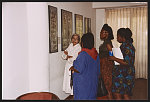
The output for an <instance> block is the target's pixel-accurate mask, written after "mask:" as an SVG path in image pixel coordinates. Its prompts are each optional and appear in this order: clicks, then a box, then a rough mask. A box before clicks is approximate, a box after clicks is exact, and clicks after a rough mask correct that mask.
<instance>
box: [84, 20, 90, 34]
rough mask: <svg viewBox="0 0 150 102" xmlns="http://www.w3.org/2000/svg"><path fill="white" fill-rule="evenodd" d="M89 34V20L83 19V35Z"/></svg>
mask: <svg viewBox="0 0 150 102" xmlns="http://www.w3.org/2000/svg"><path fill="white" fill-rule="evenodd" d="M88 32H91V18H87V17H84V33H88Z"/></svg>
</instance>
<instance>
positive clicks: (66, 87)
mask: <svg viewBox="0 0 150 102" xmlns="http://www.w3.org/2000/svg"><path fill="white" fill-rule="evenodd" d="M71 42H72V43H71V44H70V45H69V47H68V48H67V49H66V50H65V51H64V52H63V55H62V58H63V59H65V60H67V62H66V65H65V70H64V80H63V91H65V93H70V94H71V95H73V88H71V86H70V79H71V71H69V68H70V67H71V66H72V65H73V61H74V60H75V59H76V58H77V56H78V53H79V52H80V51H81V46H80V44H79V42H80V36H79V35H78V34H73V35H72V37H71Z"/></svg>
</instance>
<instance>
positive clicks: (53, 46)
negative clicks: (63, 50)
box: [48, 5, 58, 53]
mask: <svg viewBox="0 0 150 102" xmlns="http://www.w3.org/2000/svg"><path fill="white" fill-rule="evenodd" d="M48 17H49V53H55V52H58V14H57V8H56V7H53V6H50V5H48Z"/></svg>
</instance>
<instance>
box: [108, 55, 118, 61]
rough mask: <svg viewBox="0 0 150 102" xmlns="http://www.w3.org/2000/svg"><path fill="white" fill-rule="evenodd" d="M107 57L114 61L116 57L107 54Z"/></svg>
mask: <svg viewBox="0 0 150 102" xmlns="http://www.w3.org/2000/svg"><path fill="white" fill-rule="evenodd" d="M108 59H109V60H112V61H115V60H116V57H114V56H109V57H108Z"/></svg>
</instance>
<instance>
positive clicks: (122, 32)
mask: <svg viewBox="0 0 150 102" xmlns="http://www.w3.org/2000/svg"><path fill="white" fill-rule="evenodd" d="M117 35H120V36H121V37H124V38H125V39H126V40H127V41H129V42H131V43H133V39H132V38H131V37H132V31H131V30H130V29H129V28H120V29H118V31H117Z"/></svg>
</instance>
